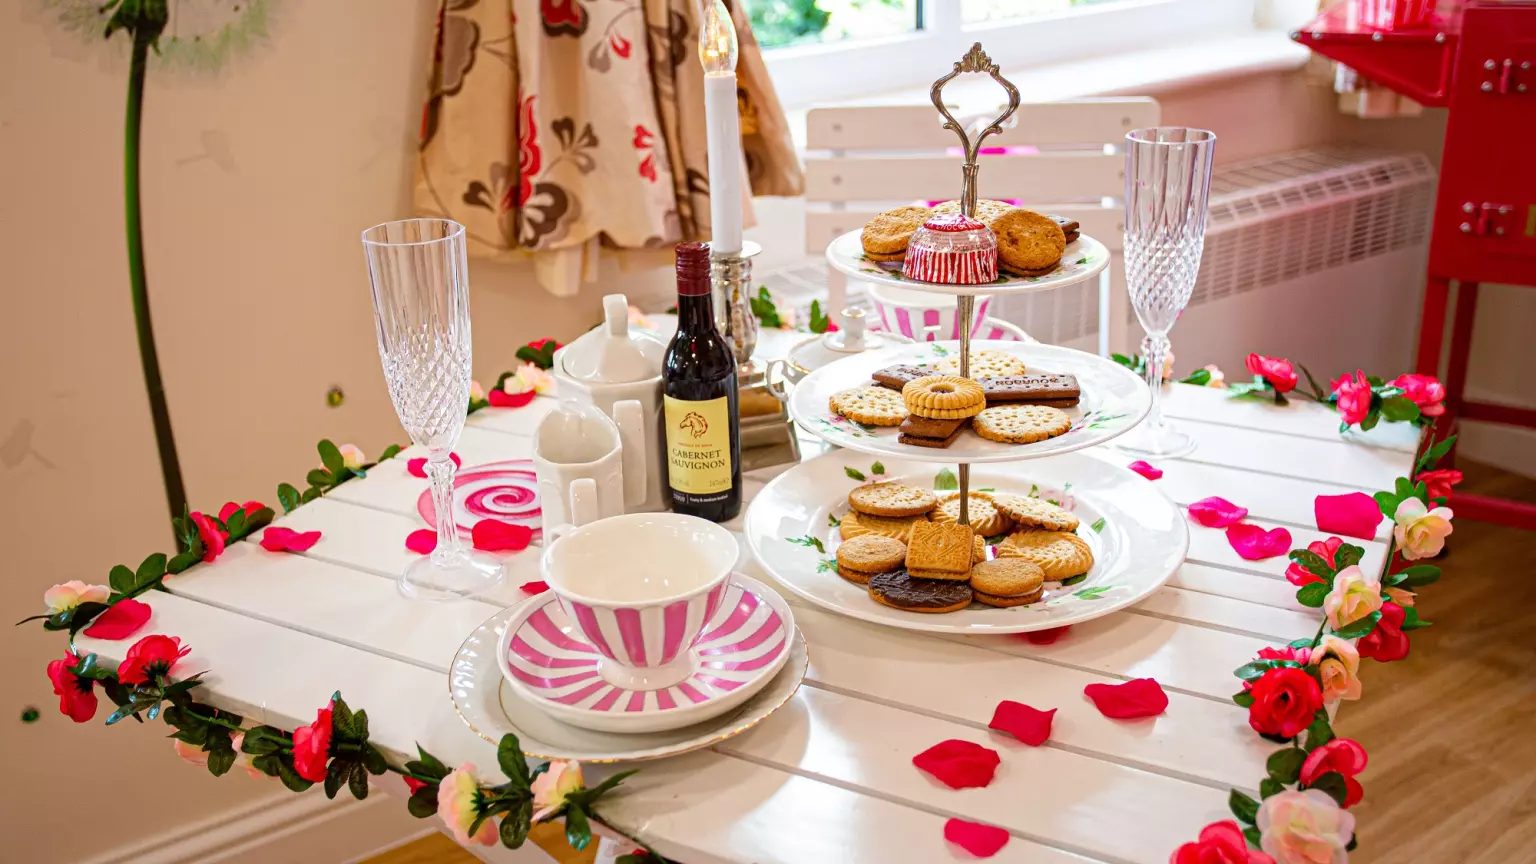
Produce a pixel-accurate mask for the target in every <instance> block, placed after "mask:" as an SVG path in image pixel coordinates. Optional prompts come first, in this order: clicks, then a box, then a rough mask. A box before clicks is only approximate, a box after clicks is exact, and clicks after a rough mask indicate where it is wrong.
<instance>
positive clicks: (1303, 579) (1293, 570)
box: [1285, 537, 1344, 662]
mask: <svg viewBox="0 0 1536 864" xmlns="http://www.w3.org/2000/svg"><path fill="white" fill-rule="evenodd" d="M1343 545H1344V541H1343V540H1341V539H1339V538H1338V537H1329V538H1328V539H1327V540H1313V541H1312V542H1311V543H1308V544H1307V551H1308V552H1311V553H1313V554H1315V555H1317V556H1318V557H1319V558H1322V559H1323V560H1324V561H1327V562H1328V566H1329V567H1337V566H1338V565H1337V564H1335V563H1334V561H1333V556H1334V555H1336V554H1338V551H1339V547H1340V546H1343ZM1285 578H1286V579H1287V580H1288V581H1289V582H1290V583H1291V584H1292V585H1295V586H1296V587H1297V588H1300V587H1301V586H1303V585H1310V584H1311V583H1313V582H1327V581H1328V580H1327V579H1326V578H1324V577H1322V576H1319V575H1318V574H1316V573H1313V572H1312V571H1311V570H1308V569H1307V568H1305V567H1303V566H1301V564H1300V562H1297V561H1292V562H1291V566H1289V567H1287V568H1285ZM1302 662H1306V661H1302Z"/></svg>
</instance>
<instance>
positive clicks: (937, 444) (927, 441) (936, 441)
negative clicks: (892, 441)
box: [896, 426, 965, 450]
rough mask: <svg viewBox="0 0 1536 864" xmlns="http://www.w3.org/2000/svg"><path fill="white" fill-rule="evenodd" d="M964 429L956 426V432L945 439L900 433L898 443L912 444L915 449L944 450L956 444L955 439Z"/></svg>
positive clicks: (897, 437) (897, 435)
mask: <svg viewBox="0 0 1536 864" xmlns="http://www.w3.org/2000/svg"><path fill="white" fill-rule="evenodd" d="M963 428H965V427H963V426H956V427H955V431H953V432H951V433H949V434H948V435H946V436H945V437H943V438H924V437H922V436H920V435H908V434H907V433H905V432H899V433H897V434H896V443H897V444H911V445H912V446H913V447H933V448H936V449H939V450H942V449H944V448H945V447H948V446H949V445H951V444H953V443H955V439H956V438H959V437H960V430H961V429H963Z"/></svg>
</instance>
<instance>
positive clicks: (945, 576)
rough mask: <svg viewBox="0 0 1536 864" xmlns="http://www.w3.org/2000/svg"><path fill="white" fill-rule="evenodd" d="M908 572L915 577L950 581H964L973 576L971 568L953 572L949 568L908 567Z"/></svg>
mask: <svg viewBox="0 0 1536 864" xmlns="http://www.w3.org/2000/svg"><path fill="white" fill-rule="evenodd" d="M907 574H908V575H910V576H911V577H912V578H913V579H940V580H945V581H949V582H964V581H966V580H967V579H969V578H971V571H969V570H966V571H964V572H962V573H951V572H950V571H948V570H922V569H919V568H913V567H908V568H907Z"/></svg>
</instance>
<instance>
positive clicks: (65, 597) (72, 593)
mask: <svg viewBox="0 0 1536 864" xmlns="http://www.w3.org/2000/svg"><path fill="white" fill-rule="evenodd" d="M111 595H112V590H111V589H110V588H108V587H107V586H105V585H87V584H85V583H84V582H81V581H80V580H79V579H71V580H69V581H68V582H61V583H59V584H58V585H55V586H53V587H52V588H49V589H48V590H47V591H44V592H43V603H44V604H45V605H47V607H48V611H49V612H51V613H54V614H57V613H59V612H68V611H69V610H71V609H73V608H75V607H76V606H79V605H80V604H81V603H105V602H107V598H108V597H110V596H111Z"/></svg>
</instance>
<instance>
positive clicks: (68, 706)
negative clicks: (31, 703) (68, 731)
mask: <svg viewBox="0 0 1536 864" xmlns="http://www.w3.org/2000/svg"><path fill="white" fill-rule="evenodd" d="M79 662H80V657H79V656H78V655H76V654H75V652H73V651H69V650H66V651H65V652H64V659H63V660H54V661H53V662H51V663H49V664H48V680H49V681H52V682H53V695H55V696H57V697H59V713H61V714H63V715H64V716H65V717H68V718H69V719H71V720H73V721H75V722H76V723H84V722H85V721H87V720H89V719H91V718H92V717H95V716H96V682H94V681H92V680H91V679H89V678H81V677H80V676H78V675H76V674H75V673H73V672H71V671H69V670H70V668H71V667H73V666H75V665H77V664H78V663H79Z"/></svg>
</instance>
